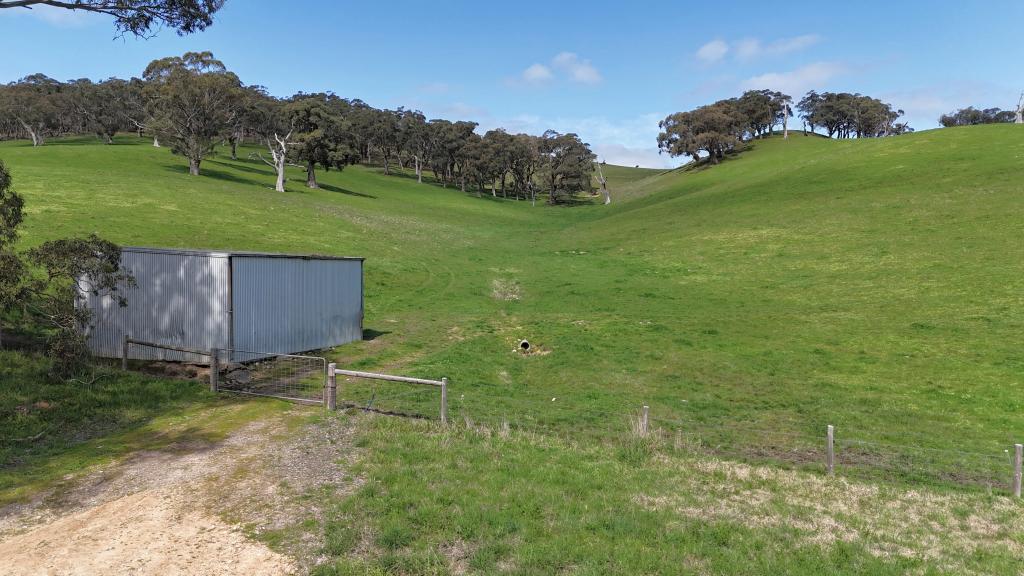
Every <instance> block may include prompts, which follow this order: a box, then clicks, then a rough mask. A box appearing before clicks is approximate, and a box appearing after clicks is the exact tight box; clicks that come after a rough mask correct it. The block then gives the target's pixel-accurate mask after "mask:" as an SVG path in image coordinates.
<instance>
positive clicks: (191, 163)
mask: <svg viewBox="0 0 1024 576" xmlns="http://www.w3.org/2000/svg"><path fill="white" fill-rule="evenodd" d="M200 162H202V160H201V159H199V158H189V159H188V173H189V174H191V175H193V176H199V163H200Z"/></svg>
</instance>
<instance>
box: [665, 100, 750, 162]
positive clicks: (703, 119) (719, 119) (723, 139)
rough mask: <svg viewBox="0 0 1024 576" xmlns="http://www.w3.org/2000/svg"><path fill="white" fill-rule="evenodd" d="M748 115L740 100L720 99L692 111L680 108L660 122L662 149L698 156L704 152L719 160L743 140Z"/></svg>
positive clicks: (672, 153) (675, 154) (678, 153)
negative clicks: (681, 110)
mask: <svg viewBox="0 0 1024 576" xmlns="http://www.w3.org/2000/svg"><path fill="white" fill-rule="evenodd" d="M746 126H747V119H746V117H745V116H744V115H743V114H742V112H741V111H740V110H739V109H738V107H737V105H736V100H735V99H733V100H719V101H718V102H715V103H714V104H709V105H707V106H701V107H699V108H697V109H695V110H691V111H689V112H677V113H675V114H671V115H669V116H668V117H666V118H665V119H664V120H662V121H661V122H659V123H658V127H659V128H661V130H662V131H661V132H660V133H659V134H658V150H659V152H665V153H668V154H669V155H671V156H689V157H690V158H692V159H694V160H697V159H699V158H700V157H701V155H702V154H704V155H706V156H707V158H708V161H710V162H711V163H712V164H717V163H718V162H719V161H721V160H722V158H724V157H725V154H726V153H728V152H731V151H733V150H735V149H736V148H737V147H738V146H739V145H740V143H741V142H742V137H743V134H744V132H745V131H746Z"/></svg>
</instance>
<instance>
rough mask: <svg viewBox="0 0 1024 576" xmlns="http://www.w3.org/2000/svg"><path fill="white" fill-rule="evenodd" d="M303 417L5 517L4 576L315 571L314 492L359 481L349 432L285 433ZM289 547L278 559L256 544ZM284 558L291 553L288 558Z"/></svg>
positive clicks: (141, 459)
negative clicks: (350, 466)
mask: <svg viewBox="0 0 1024 576" xmlns="http://www.w3.org/2000/svg"><path fill="white" fill-rule="evenodd" d="M300 410H309V409H308V408H300V407H297V408H295V410H294V411H292V412H290V413H288V414H285V415H283V416H280V417H275V419H272V420H269V421H260V422H253V423H250V424H248V425H246V426H244V427H242V428H241V429H239V430H236V431H235V432H233V433H231V434H230V435H229V436H228V438H227V439H225V440H224V441H221V442H216V443H210V442H190V441H185V442H182V443H180V444H174V445H172V446H169V447H167V448H166V449H162V450H159V451H140V452H136V453H134V454H132V455H130V456H129V457H128V458H126V459H123V460H122V461H120V462H118V463H117V464H115V465H112V466H109V467H107V468H105V469H103V470H100V471H97V472H94V473H91V474H89V475H88V476H86V477H84V478H82V479H80V480H78V481H75V482H74V485H73V486H72V487H71V488H70V489H67V488H64V489H63V490H62V491H61V492H60V493H56V492H51V493H48V494H42V495H39V497H38V498H36V499H35V500H34V501H33V502H31V503H28V504H19V505H13V506H9V507H7V508H5V509H0V564H2V565H3V569H2V570H0V572H3V573H4V574H11V575H41V574H46V575H65V574H67V575H71V574H75V575H78V574H83V575H84V574H89V575H93V574H119V575H120V574H130V575H148V574H152V575H160V576H172V575H178V574H181V575H186V574H187V575H206V574H210V575H213V574H217V575H234V574H239V575H242V574H245V575H271V574H273V575H277V574H295V573H304V572H306V571H308V570H309V568H310V567H311V566H312V565H314V564H315V563H316V558H315V554H316V552H317V550H318V549H319V547H320V544H321V542H322V535H321V534H319V533H318V532H317V531H316V530H315V529H314V530H312V531H311V530H310V529H308V528H304V529H296V527H298V526H301V525H303V521H305V520H308V519H309V518H316V519H319V517H320V515H321V513H322V510H320V509H319V508H318V504H317V503H316V502H318V501H320V499H317V498H302V496H303V495H307V494H309V493H311V492H313V491H317V492H318V493H323V491H325V490H326V491H331V492H333V493H335V494H336V495H337V494H344V493H346V492H348V491H351V490H352V489H353V488H354V487H355V486H356V485H357V484H358V482H359V480H358V479H357V478H352V477H349V475H348V474H346V472H345V469H346V465H345V462H346V460H347V459H348V458H350V457H351V451H350V442H349V438H350V432H351V429H350V428H348V427H347V425H346V424H345V423H343V422H342V421H340V420H338V419H336V418H328V419H326V420H325V421H323V422H320V423H317V424H303V425H301V426H300V427H299V428H298V430H296V429H295V427H294V426H292V427H289V426H286V425H285V421H286V419H287V418H289V417H295V416H296V414H294V412H296V411H300ZM308 525H309V523H306V526H308ZM268 530H270V531H281V533H286V534H288V537H285V538H279V539H278V540H279V541H282V542H284V544H282V545H281V546H280V548H282V549H283V550H279V551H274V550H271V549H270V548H268V547H267V546H265V545H264V544H262V543H260V542H259V541H257V540H255V539H252V538H250V537H249V536H251V535H258V534H260V533H262V532H264V531H268ZM282 551H283V552H284V553H282Z"/></svg>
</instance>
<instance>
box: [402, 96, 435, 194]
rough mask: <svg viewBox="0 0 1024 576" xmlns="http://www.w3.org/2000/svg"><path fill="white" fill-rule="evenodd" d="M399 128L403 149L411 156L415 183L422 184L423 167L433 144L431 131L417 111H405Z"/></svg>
mask: <svg viewBox="0 0 1024 576" xmlns="http://www.w3.org/2000/svg"><path fill="white" fill-rule="evenodd" d="M400 128H401V133H402V139H403V141H404V142H405V148H406V149H407V150H408V151H409V154H410V155H411V156H412V160H413V167H414V169H415V171H416V181H417V182H419V183H420V184H422V183H423V165H424V164H425V163H426V162H427V159H428V158H429V157H430V152H431V150H432V147H433V143H434V138H433V131H432V129H431V127H430V126H429V125H428V124H427V118H426V116H424V115H423V113H422V112H420V111H419V110H412V111H406V112H405V114H404V115H403V116H402V121H401V125H400Z"/></svg>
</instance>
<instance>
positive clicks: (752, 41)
mask: <svg viewBox="0 0 1024 576" xmlns="http://www.w3.org/2000/svg"><path fill="white" fill-rule="evenodd" d="M820 41H821V36H818V35H817V34H803V35H801V36H792V37H789V38H779V39H778V40H773V41H771V42H768V43H765V42H762V41H761V40H760V39H759V38H743V39H742V40H737V41H735V42H733V43H732V44H731V45H730V44H729V43H728V42H726V41H724V40H712V41H711V42H708V43H707V44H705V45H703V46H701V47H700V49H699V50H697V59H698V60H700V61H701V62H704V63H705V64H713V63H715V62H718V61H719V60H722V59H723V58H725V55H726V54H728V53H729V52H730V51H731V52H732V53H733V54H734V55H735V58H736V60H738V61H740V62H749V61H751V60H755V59H758V58H767V57H771V56H782V55H784V54H789V53H791V52H798V51H800V50H804V49H805V48H809V47H811V46H813V45H815V44H817V43H818V42H820Z"/></svg>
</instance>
